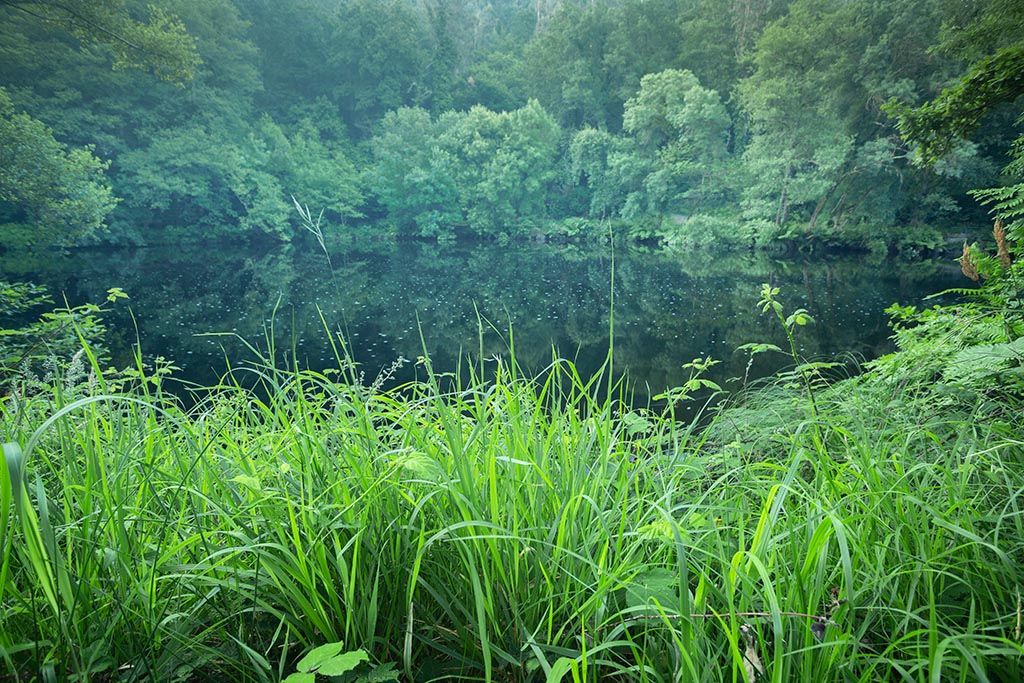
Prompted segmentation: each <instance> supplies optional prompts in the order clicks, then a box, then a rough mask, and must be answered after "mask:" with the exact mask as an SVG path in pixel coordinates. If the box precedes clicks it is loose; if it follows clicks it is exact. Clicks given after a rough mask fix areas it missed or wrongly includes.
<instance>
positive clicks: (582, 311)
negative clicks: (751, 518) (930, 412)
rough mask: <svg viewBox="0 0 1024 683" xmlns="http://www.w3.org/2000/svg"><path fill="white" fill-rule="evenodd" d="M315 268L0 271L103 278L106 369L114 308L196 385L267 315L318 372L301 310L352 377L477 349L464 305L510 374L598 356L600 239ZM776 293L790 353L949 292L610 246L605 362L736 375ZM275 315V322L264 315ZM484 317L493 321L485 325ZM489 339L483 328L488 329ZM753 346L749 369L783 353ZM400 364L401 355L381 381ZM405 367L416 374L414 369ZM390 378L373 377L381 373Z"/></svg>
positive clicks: (671, 379) (950, 266)
mask: <svg viewBox="0 0 1024 683" xmlns="http://www.w3.org/2000/svg"><path fill="white" fill-rule="evenodd" d="M332 262H333V271H332V269H331V268H330V267H329V266H328V262H327V259H326V258H325V257H324V254H323V252H320V251H318V250H317V249H316V248H312V247H310V248H305V247H291V248H286V249H278V250H269V251H268V250H266V249H263V250H259V249H252V250H241V251H239V250H237V249H236V250H233V251H230V252H226V251H223V250H219V249H217V248H200V249H196V250H194V251H182V250H180V249H179V250H171V249H140V250H132V251H97V250H89V251H80V252H76V253H73V254H70V255H68V256H66V257H63V258H47V259H45V260H40V261H37V262H25V261H24V260H19V261H17V262H16V263H14V262H12V263H5V264H4V267H3V269H4V271H5V277H7V278H8V279H28V280H33V281H36V282H39V283H43V284H46V285H48V286H49V287H50V288H51V290H52V291H53V293H54V294H55V295H56V296H57V297H59V296H60V295H61V293H63V294H64V295H66V296H67V298H68V300H69V301H70V302H71V303H72V304H76V303H82V302H85V301H102V300H103V298H104V295H105V292H106V290H107V289H108V288H109V287H121V288H123V289H124V290H125V291H126V292H128V294H129V295H130V296H131V299H130V301H129V302H128V304H127V305H126V304H125V303H124V302H122V303H119V304H118V305H117V306H116V308H115V309H114V310H113V311H112V312H111V313H110V314H108V316H107V321H108V324H109V325H110V327H111V328H112V339H111V346H112V349H113V352H114V361H115V363H116V364H118V365H125V364H127V363H128V362H129V360H130V355H129V354H130V349H131V346H132V344H134V342H135V336H136V332H135V328H134V326H133V323H132V319H131V317H130V315H129V307H130V310H131V312H132V313H134V316H135V319H136V321H137V324H138V336H139V339H140V340H141V345H142V351H143V354H144V355H145V356H148V357H152V356H164V357H166V358H168V359H171V360H173V361H174V363H175V364H176V365H177V366H179V367H180V368H181V370H180V371H179V372H177V373H176V376H177V377H178V378H180V379H183V380H187V381H190V382H195V383H198V384H201V385H210V384H213V383H215V382H216V381H217V379H218V377H219V376H220V375H221V374H222V373H223V372H224V370H225V368H226V362H227V361H226V360H225V359H226V358H227V359H228V360H229V361H230V363H231V364H232V365H233V366H240V365H243V364H244V363H246V362H247V361H249V360H251V359H252V354H251V353H250V352H249V351H248V350H247V349H246V348H245V346H244V345H243V344H242V343H241V342H240V341H238V340H237V339H234V338H232V337H230V336H217V337H209V336H199V335H203V334H205V333H217V332H227V333H234V334H237V335H240V336H241V337H243V338H245V339H246V340H248V341H250V342H251V343H253V344H254V345H255V346H258V347H259V348H260V349H262V350H265V349H266V348H267V342H266V341H265V337H266V335H267V334H268V332H267V330H268V329H269V328H270V326H271V323H272V322H273V337H274V338H275V340H276V341H275V343H276V345H277V348H278V350H279V351H280V352H281V354H280V355H283V354H284V353H287V354H288V355H289V356H290V355H291V354H292V349H294V354H295V355H296V356H297V357H298V359H299V362H300V363H302V364H304V365H307V366H309V367H313V368H318V369H322V368H325V367H335V366H336V362H335V360H334V355H333V352H332V351H331V348H330V344H329V338H328V334H327V333H326V332H325V331H324V329H323V325H322V323H321V320H320V313H319V312H318V310H319V311H322V312H323V315H324V317H325V319H326V320H327V322H328V325H329V326H330V327H331V329H333V330H341V331H342V333H343V334H344V335H345V338H346V339H347V342H348V344H349V346H350V349H351V352H352V354H353V356H354V359H355V360H356V362H358V363H359V364H360V368H361V370H362V371H363V372H364V373H365V376H366V380H365V381H366V382H367V383H370V382H372V381H373V378H374V377H376V376H377V374H378V373H379V372H380V371H381V369H382V368H385V367H387V366H389V365H391V364H392V363H393V362H394V361H395V360H396V359H398V358H401V357H404V358H406V359H412V360H415V359H416V358H417V357H418V356H421V355H423V346H422V345H421V338H420V335H421V331H422V337H423V341H424V342H425V345H426V350H427V352H428V353H429V355H430V356H431V358H432V359H433V361H434V365H435V368H436V369H437V370H439V371H450V370H453V369H455V367H456V366H457V364H458V362H459V359H460V358H462V359H465V358H466V357H467V356H468V357H470V358H471V359H474V360H476V359H478V357H479V355H480V342H479V336H478V317H477V316H478V314H479V316H480V317H482V318H483V319H484V320H485V321H486V322H485V328H486V329H485V332H484V334H483V355H484V357H485V358H491V357H493V356H495V355H498V356H503V357H506V358H507V357H508V355H509V334H508V330H509V328H510V326H511V329H512V332H513V334H514V340H515V355H516V358H517V359H518V361H519V363H520V365H521V366H523V367H524V369H526V370H527V371H528V372H538V371H540V370H542V369H543V368H544V367H545V366H546V365H547V364H548V363H549V362H550V361H551V358H552V349H554V350H555V351H556V352H557V353H558V354H559V355H561V356H562V357H567V358H570V359H575V360H576V363H577V365H578V368H579V370H580V373H581V374H583V375H586V374H588V373H592V372H594V371H595V370H596V369H597V368H599V367H600V365H601V363H602V362H603V361H604V359H605V356H606V353H607V349H608V341H609V334H608V331H609V313H610V311H611V310H612V306H611V303H610V292H611V278H612V260H611V258H610V254H609V252H608V250H607V249H605V250H601V249H582V248H578V247H556V246H547V245H510V246H496V245H493V244H473V245H434V244H422V243H397V244H395V243H379V244H378V243H368V244H355V245H350V246H347V247H344V248H337V249H335V250H333V251H332ZM762 282H772V283H773V284H775V285H776V286H779V287H781V289H782V292H781V295H780V296H781V299H782V301H783V302H784V304H785V305H786V307H787V310H792V309H793V308H796V307H798V306H802V307H805V308H807V309H809V310H810V312H811V314H812V315H813V316H814V318H815V319H816V323H815V324H814V325H812V326H809V327H806V328H800V329H799V331H798V333H797V340H798V342H799V345H800V350H801V353H802V354H804V355H805V356H806V357H809V358H814V359H822V358H825V359H832V358H835V357H837V356H839V355H843V357H845V355H844V354H847V353H852V354H854V355H855V356H856V357H859V358H861V359H870V358H873V357H876V356H878V355H879V354H881V353H884V352H886V351H888V350H889V349H890V345H889V341H888V338H889V334H890V330H889V328H888V326H887V321H886V317H885V315H884V313H883V309H884V308H885V307H886V306H888V305H889V304H891V303H893V302H897V301H898V302H900V303H903V304H918V303H920V302H921V301H922V299H923V298H924V297H925V296H927V295H929V294H932V293H934V292H937V291H939V290H942V289H945V288H948V287H952V286H963V285H964V284H965V281H964V280H963V278H962V277H961V276H960V275H959V273H958V271H957V270H956V268H955V264H954V263H953V262H952V261H947V262H940V261H935V262H912V263H899V262H891V261H881V262H879V261H869V260H867V259H865V258H864V257H848V258H832V259H828V260H817V261H805V260H786V261H781V260H772V259H769V258H765V257H755V256H751V255H727V256H724V257H720V256H716V255H713V254H708V253H698V254H692V255H680V254H670V253H659V252H638V251H629V250H620V251H618V252H617V253H616V254H615V279H614V291H615V302H614V315H615V319H614V330H615V340H614V341H615V366H616V369H617V370H627V371H628V377H629V379H630V381H631V382H632V383H633V384H634V386H635V390H636V401H637V402H638V403H644V402H646V400H647V398H648V397H649V396H652V395H655V394H657V393H659V392H661V391H663V390H664V389H665V388H667V387H670V386H675V385H677V384H679V383H680V382H682V381H684V380H685V379H686V378H687V377H688V371H686V370H683V369H682V368H681V365H682V364H683V363H685V362H687V361H689V360H692V359H693V358H696V357H704V356H708V355H710V356H712V357H714V358H716V359H719V360H721V361H722V363H721V364H720V365H718V366H716V367H715V368H714V372H713V373H712V379H715V380H717V381H719V382H724V381H726V380H727V379H728V378H732V377H740V376H742V375H743V374H744V371H745V368H746V365H747V356H746V355H744V354H743V353H742V352H737V351H736V348H737V347H739V346H740V345H742V344H746V343H748V342H762V341H767V342H772V343H776V344H779V345H783V340H784V337H782V335H781V331H780V330H779V327H778V323H777V321H775V320H773V319H770V318H769V317H768V316H763V315H760V314H759V311H758V308H757V306H756V303H757V300H758V298H759V292H760V284H761V283H762ZM275 310H276V314H275ZM488 323H489V325H493V327H494V328H496V330H498V331H495V329H490V326H489V325H488ZM499 332H500V333H499ZM788 362H789V361H788V359H787V358H785V357H782V356H777V357H774V358H772V357H769V356H767V355H766V356H759V357H758V359H757V362H755V364H754V366H753V368H752V376H760V375H764V374H767V373H770V372H773V371H774V370H776V369H777V368H779V367H782V366H784V365H786V364H787V363H788ZM416 372H417V370H416V368H415V364H414V363H412V362H410V363H408V364H406V365H405V367H403V368H402V369H401V370H400V371H399V372H398V373H397V375H396V377H395V380H394V381H404V380H407V379H411V378H413V377H414V376H415V373H416ZM419 372H420V374H421V376H422V370H420V371H419ZM394 381H393V382H391V384H393V383H394Z"/></svg>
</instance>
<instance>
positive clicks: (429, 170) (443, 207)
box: [368, 108, 465, 237]
mask: <svg viewBox="0 0 1024 683" xmlns="http://www.w3.org/2000/svg"><path fill="white" fill-rule="evenodd" d="M440 130H441V126H440V125H439V124H438V123H437V122H435V121H434V120H432V118H431V116H430V113H429V112H427V111H426V110H425V109H421V108H404V109H398V110H396V111H392V112H388V113H387V114H386V115H385V116H384V120H383V121H382V122H381V123H380V125H379V126H378V131H377V135H375V136H374V138H373V140H371V141H370V146H371V148H372V150H373V158H374V164H373V167H372V170H371V171H370V173H369V175H370V182H369V183H368V184H369V185H370V186H371V187H372V188H373V189H374V192H375V193H376V195H377V198H378V200H379V201H380V202H381V204H383V205H384V207H385V208H386V209H387V210H388V217H389V219H390V220H391V221H393V222H394V223H395V224H396V226H397V227H398V228H399V229H400V230H403V231H408V232H411V233H413V234H416V235H420V236H423V237H451V236H454V226H455V225H458V224H461V223H463V222H464V220H465V218H464V216H463V214H462V211H461V209H460V206H459V193H458V188H457V187H456V184H455V178H454V169H453V164H454V157H453V155H452V152H451V151H450V150H447V149H443V148H442V146H441V142H440V140H439V138H440Z"/></svg>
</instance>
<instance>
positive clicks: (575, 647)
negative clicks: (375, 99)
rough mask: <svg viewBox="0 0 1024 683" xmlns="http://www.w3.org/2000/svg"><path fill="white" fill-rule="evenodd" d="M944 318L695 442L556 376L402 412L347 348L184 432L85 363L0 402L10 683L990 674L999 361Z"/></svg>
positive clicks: (1015, 605) (1015, 554)
mask: <svg viewBox="0 0 1024 683" xmlns="http://www.w3.org/2000/svg"><path fill="white" fill-rule="evenodd" d="M769 294H770V291H769ZM770 298H771V297H770V296H769V299H770ZM768 304H769V305H771V302H770V301H769V302H768ZM971 310H973V309H971ZM783 313H785V315H783V316H782V318H783V319H784V320H786V321H787V323H788V329H789V330H790V332H791V333H792V334H796V335H799V334H800V333H801V330H800V329H799V325H798V320H797V316H798V313H797V312H793V313H792V314H790V312H789V311H783ZM974 313H977V311H974ZM964 314H965V313H964V309H962V308H960V309H948V310H945V309H944V310H941V311H939V312H936V313H933V314H928V315H927V316H925V317H922V316H920V315H919V314H914V313H911V312H908V311H903V313H902V314H901V316H902V317H900V318H899V319H900V320H902V322H901V323H900V329H899V330H898V332H897V341H898V343H899V344H900V350H899V351H898V352H897V353H896V354H894V355H890V356H886V357H883V358H881V359H879V360H878V361H876V362H875V363H873V364H872V366H871V367H870V368H869V369H868V371H867V372H866V373H865V374H863V375H862V376H860V377H857V378H854V379H850V380H845V381H842V382H839V383H834V384H832V385H831V386H828V385H826V384H824V383H823V382H822V381H820V380H818V379H817V378H816V375H815V374H814V372H815V371H817V370H818V368H816V367H814V366H810V367H808V366H804V367H798V368H795V369H794V370H793V371H792V372H790V373H789V374H784V375H781V376H779V377H778V378H777V379H775V380H773V381H771V382H769V383H768V384H767V385H766V386H763V387H761V388H760V389H757V390H755V391H750V392H744V393H742V394H740V395H739V396H737V397H735V398H733V399H732V400H731V401H730V402H729V403H727V404H726V406H725V407H724V408H723V409H721V410H720V411H719V412H716V413H715V414H714V415H709V416H705V418H706V419H705V420H703V421H702V423H701V424H702V426H701V427H699V428H698V427H697V426H696V425H697V422H696V421H694V422H693V423H681V422H678V421H676V420H674V419H671V418H670V417H666V416H663V415H659V414H656V413H653V412H650V411H647V410H643V409H628V408H625V407H624V405H623V404H622V403H621V402H620V401H619V400H618V399H619V398H620V396H619V394H617V393H616V392H614V391H613V392H611V393H610V394H609V393H607V392H604V391H601V392H597V393H598V395H595V391H594V388H595V386H597V382H596V381H595V380H592V379H590V378H589V377H587V378H583V377H580V376H579V374H578V373H577V372H576V370H575V368H574V366H573V365H572V364H571V363H569V362H568V361H564V360H560V361H556V362H555V363H554V366H553V368H552V371H551V372H550V373H548V374H547V375H545V377H544V379H541V380H534V379H532V378H531V377H530V376H525V375H524V374H522V373H521V371H520V370H519V369H518V368H517V366H516V365H515V362H514V358H512V359H506V360H504V361H492V362H496V363H498V367H497V370H496V371H495V372H494V376H493V379H489V380H488V381H481V380H480V374H481V373H480V372H478V371H475V370H470V371H469V372H467V373H466V374H462V375H461V376H460V377H458V378H455V384H454V388H452V386H451V385H450V384H449V380H450V379H451V378H443V379H442V378H441V377H439V376H438V375H437V374H435V373H434V370H433V367H432V366H431V363H430V361H429V360H427V359H422V358H421V359H420V360H419V361H418V367H419V370H420V372H421V373H422V377H423V379H422V380H421V381H419V382H417V383H415V384H411V385H406V386H404V387H403V388H402V390H401V392H400V393H398V392H391V391H385V390H382V388H381V387H380V386H378V385H375V384H372V383H370V384H369V385H367V383H366V382H362V383H361V382H359V381H358V379H359V378H358V376H357V375H354V372H355V369H354V368H353V367H352V366H351V365H350V364H348V363H346V362H344V360H343V356H341V354H342V351H340V350H339V351H338V353H339V358H340V360H339V362H338V363H337V368H336V369H335V370H334V371H333V372H310V371H294V370H289V369H286V368H278V367H274V365H273V363H272V362H270V361H267V362H265V363H264V364H262V365H255V366H250V367H249V368H247V369H236V370H235V371H234V373H233V374H229V375H227V376H225V379H224V381H222V383H221V384H220V386H219V387H217V389H216V391H213V392H210V393H209V394H208V395H207V396H206V397H205V399H203V400H201V401H199V402H198V403H197V404H196V405H195V406H194V407H193V408H191V409H189V410H188V411H184V410H182V409H181V408H180V407H178V404H177V401H176V400H175V399H173V398H172V397H170V396H169V395H166V394H164V393H163V389H162V388H161V380H160V378H159V377H149V378H148V379H146V380H143V379H140V378H135V379H134V380H133V379H132V378H130V377H128V376H127V375H122V376H121V378H120V379H119V380H118V381H117V382H112V381H111V380H110V379H107V378H104V377H103V375H102V373H99V372H97V368H96V367H93V368H92V370H93V371H92V372H91V373H90V372H89V371H88V367H89V363H87V362H84V361H86V360H87V358H83V362H84V365H83V367H84V371H83V372H82V373H81V375H79V377H78V379H77V380H76V381H74V382H68V381H66V379H67V378H66V377H65V378H57V379H56V380H55V381H53V382H51V383H49V384H48V385H47V388H46V389H45V390H43V391H36V392H34V393H28V392H25V393H19V392H17V391H16V392H15V393H13V394H11V395H9V396H7V397H6V398H5V399H4V401H3V402H2V404H0V405H2V413H0V430H2V431H0V435H2V440H3V441H4V442H6V443H7V445H6V446H5V455H6V461H7V468H5V471H4V476H3V479H2V481H3V485H2V487H0V495H2V496H3V500H2V501H0V514H2V515H3V518H2V519H0V529H3V530H4V536H3V538H2V539H0V547H2V550H3V555H2V557H3V564H2V565H0V591H2V592H0V604H2V606H3V609H2V612H0V615H2V616H0V619H2V621H3V623H2V624H0V634H2V635H0V648H2V649H0V653H2V657H3V659H4V661H5V663H6V666H7V667H8V670H9V672H10V675H11V676H14V674H15V672H19V673H20V674H23V673H26V672H29V678H30V679H31V678H33V677H39V678H42V679H46V678H47V677H50V678H56V679H68V680H74V679H76V678H77V679H79V680H84V679H86V678H89V679H90V680H115V679H116V680H121V679H123V678H125V677H128V678H134V679H143V678H146V679H150V680H159V681H164V680H223V679H224V678H231V679H233V680H252V681H266V680H277V679H279V678H281V677H283V676H286V675H288V674H290V673H292V672H294V671H296V670H297V669H311V671H310V672H309V673H311V674H312V673H316V665H315V662H314V663H313V664H310V661H312V660H307V661H306V662H301V661H299V659H300V657H301V656H302V655H303V654H304V653H305V652H307V651H309V650H310V649H311V648H314V647H316V646H321V645H325V644H330V643H337V642H339V641H340V642H343V646H341V647H340V650H341V651H343V652H344V651H350V652H351V653H352V655H351V656H350V657H349V658H348V659H345V660H344V661H343V662H341V664H339V662H338V660H337V659H331V658H329V657H327V658H326V659H327V660H329V661H332V662H334V664H333V665H332V666H342V667H343V665H345V664H352V665H353V666H355V665H358V666H359V667H360V668H359V669H357V671H358V672H360V673H363V674H367V675H369V674H370V673H371V670H370V667H371V666H375V665H384V664H389V663H390V664H393V665H394V667H395V668H394V669H388V668H382V669H374V671H375V672H376V674H377V675H378V676H379V678H378V679H377V680H387V679H388V677H389V676H390V677H391V678H392V679H393V678H394V677H395V676H398V675H400V676H401V677H402V679H403V680H431V679H436V678H437V677H446V678H452V679H458V680H466V679H471V678H472V679H475V680H479V679H489V680H510V681H527V680H592V681H596V680H607V679H609V678H614V679H617V680H637V681H640V680H646V681H652V680H711V681H733V680H744V678H743V677H744V676H750V675H760V674H752V672H757V671H762V672H763V675H764V676H766V677H768V678H769V679H771V680H786V681H789V680H804V681H810V680H814V681H848V680H859V681H874V680H907V677H908V676H909V677H910V678H911V679H914V678H916V677H919V676H925V675H927V676H930V677H931V680H962V679H963V678H964V677H967V678H973V679H980V680H984V677H985V676H987V677H988V679H989V680H1003V681H1009V680H1014V679H1015V677H1016V675H1017V673H1018V672H1019V671H1020V667H1021V662H1022V657H1024V650H1022V647H1021V633H1020V629H1021V626H1020V624H1021V619H1022V617H1021V614H1022V611H1024V608H1022V602H1021V592H1020V587H1021V584H1022V583H1024V576H1022V573H1021V570H1020V566H1021V563H1020V558H1021V556H1022V552H1024V518H1022V516H1021V514H1020V508H1021V503H1022V501H1021V491H1022V490H1024V466H1022V461H1024V450H1022V446H1024V440H1022V439H1021V434H1022V433H1024V430H1022V425H1021V411H1020V410H1019V405H1020V391H1019V387H1018V386H1017V384H1016V383H1015V381H1016V380H1015V374H1014V372H1013V371H1014V368H1016V367H1017V365H1014V363H1015V362H1016V361H1015V360H1014V356H1013V355H1012V354H1010V353H1005V354H1003V355H1002V356H1001V358H1002V359H1003V360H1002V361H1000V363H1002V365H1000V363H993V362H992V359H991V357H990V356H991V354H992V353H993V352H997V351H998V350H999V349H996V351H993V349H992V348H990V347H992V346H993V342H992V340H991V339H990V338H989V340H988V342H986V344H987V346H986V347H985V351H986V353H982V354H981V355H978V354H979V349H980V348H981V347H980V346H979V340H981V339H984V338H986V336H989V333H990V332H991V331H992V329H993V328H994V326H996V325H997V323H998V319H997V318H996V317H993V316H992V315H990V314H987V315H980V314H979V315H976V316H974V317H973V318H972V319H971V320H970V321H969V322H970V324H969V325H965V324H964V322H965V320H964V319H963V316H964ZM1014 343H1017V342H1014V341H1012V340H1010V341H1008V342H1006V343H1005V344H1007V345H1012V344H1014ZM999 348H1002V347H999ZM972 354H974V355H975V356H977V357H976V358H974V361H973V362H971V358H972ZM986 354H987V355H986ZM694 370H695V371H697V372H699V370H698V369H694ZM1008 370H1009V372H1008ZM697 378H698V379H699V375H698V376H697ZM253 380H255V382H256V383H257V385H258V386H259V390H258V391H253V390H252V389H251V388H245V387H251V386H252V384H253ZM685 393H686V387H685V385H684V388H683V390H681V392H678V393H676V394H675V395H674V396H673V399H678V400H685V396H684V395H683V394H685ZM260 396H263V397H265V398H260ZM11 482H13V483H14V485H13V487H12V486H11ZM359 650H361V651H362V654H360V653H359V652H357V651H359ZM364 654H365V656H366V657H368V658H369V662H362V658H363V655H364ZM324 666H325V668H324V671H327V670H329V667H327V665H326V664H325V665H324ZM389 671H393V672H394V675H392V674H389ZM570 677H571V678H570ZM307 680H311V679H307ZM321 680H327V679H326V678H321ZM366 680H369V679H366ZM748 680H749V678H748Z"/></svg>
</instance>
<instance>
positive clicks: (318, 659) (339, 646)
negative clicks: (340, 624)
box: [295, 640, 345, 671]
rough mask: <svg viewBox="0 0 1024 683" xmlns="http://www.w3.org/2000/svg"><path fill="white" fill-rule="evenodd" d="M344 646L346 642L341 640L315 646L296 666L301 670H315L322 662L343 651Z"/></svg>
mask: <svg viewBox="0 0 1024 683" xmlns="http://www.w3.org/2000/svg"><path fill="white" fill-rule="evenodd" d="M344 647H345V644H344V643H342V642H341V641H340V640H339V641H338V642H336V643H327V644H326V645H321V646H320V647H315V648H313V649H312V650H310V651H309V653H308V654H307V655H306V656H305V657H303V658H302V659H300V660H299V663H298V665H296V667H295V668H296V669H298V670H299V671H315V670H316V669H317V668H319V666H320V665H321V664H323V663H324V662H326V661H327V660H328V659H330V658H331V657H333V656H335V655H336V654H338V653H339V652H341V651H342V650H343V649H344Z"/></svg>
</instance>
